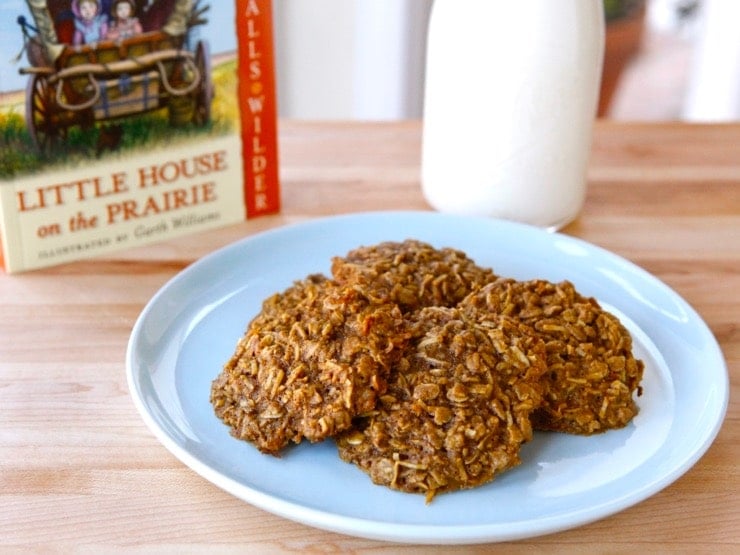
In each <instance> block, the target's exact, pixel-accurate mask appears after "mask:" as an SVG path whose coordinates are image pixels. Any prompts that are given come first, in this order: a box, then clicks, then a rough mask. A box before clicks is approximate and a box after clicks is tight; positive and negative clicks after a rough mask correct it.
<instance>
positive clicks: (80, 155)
mask: <svg viewBox="0 0 740 555" xmlns="http://www.w3.org/2000/svg"><path fill="white" fill-rule="evenodd" d="M2 11H3V12H4V14H3V15H4V16H5V17H3V18H0V20H1V21H0V43H1V44H2V47H0V48H1V49H2V51H3V56H2V58H0V131H2V139H0V140H2V153H1V154H0V236H1V238H2V243H1V251H0V254H1V255H2V256H1V257H0V258H1V259H2V262H3V267H4V268H5V270H6V271H7V272H16V271H23V270H31V269H35V268H41V267H44V266H49V265H53V264H61V263H65V262H69V261H73V260H76V259H80V258H88V257H94V256H96V255H98V254H102V253H105V252H110V251H112V250H115V249H122V248H126V247H132V246H135V245H140V244H144V243H149V242H153V241H159V240H163V239H166V238H170V237H175V236H180V235H184V234H187V233H196V232H198V231H202V230H206V229H210V228H214V227H219V226H224V225H227V224H231V223H235V222H238V221H242V220H244V219H245V218H253V217H257V216H260V215H263V214H270V213H275V212H277V211H279V209H280V190H279V183H278V167H277V166H278V152H277V121H276V117H277V110H276V94H275V70H274V52H273V48H274V45H273V35H272V11H271V4H270V0H237V1H236V2H214V1H210V2H209V1H207V0H8V1H5V2H3V7H2Z"/></svg>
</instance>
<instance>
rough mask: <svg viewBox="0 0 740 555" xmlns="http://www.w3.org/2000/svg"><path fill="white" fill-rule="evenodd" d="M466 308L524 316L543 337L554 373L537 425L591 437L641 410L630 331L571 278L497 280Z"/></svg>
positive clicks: (640, 368) (484, 314)
mask: <svg viewBox="0 0 740 555" xmlns="http://www.w3.org/2000/svg"><path fill="white" fill-rule="evenodd" d="M460 307H461V309H463V310H466V311H468V312H470V311H471V310H472V311H473V312H474V313H475V314H477V317H478V318H480V317H483V318H487V317H490V315H506V316H511V317H515V318H518V319H519V320H520V321H521V322H523V323H525V324H527V325H530V326H531V327H532V328H534V329H535V331H536V332H537V334H539V335H540V337H542V338H543V340H544V341H545V345H546V348H547V366H548V371H547V374H546V375H545V376H544V379H543V385H544V387H545V397H544V403H543V406H542V408H540V409H539V410H537V411H536V412H535V413H534V414H533V416H532V423H533V425H534V427H535V429H538V430H553V431H560V432H568V433H573V434H584V435H587V434H593V433H597V432H603V431H606V430H609V429H613V428H621V427H623V426H625V425H626V424H627V423H629V422H630V421H631V420H632V418H633V417H634V416H635V415H636V414H637V411H638V408H637V405H636V404H635V401H634V399H633V393H635V392H637V393H638V395H639V394H640V393H641V389H640V386H639V384H640V380H641V379H642V373H643V367H644V365H643V363H642V361H640V360H637V359H635V357H634V356H633V354H632V338H631V337H630V334H629V332H628V331H627V329H626V328H625V327H624V326H623V325H622V324H621V323H620V321H619V320H618V319H617V318H616V317H615V316H613V315H612V314H610V313H608V312H606V311H605V310H603V309H602V308H601V307H600V306H599V304H598V303H597V302H596V300H594V299H591V298H586V297H583V296H582V295H580V294H579V293H578V292H577V291H576V289H575V287H574V286H573V284H571V283H570V282H568V281H564V282H562V283H550V282H548V281H545V280H531V281H521V282H520V281H515V280H512V279H499V280H497V281H495V282H492V283H490V284H488V285H486V286H485V287H483V288H482V289H481V290H480V291H478V292H475V293H473V294H471V295H470V296H469V297H468V298H466V299H465V300H464V301H463V302H462V303H461V304H460Z"/></svg>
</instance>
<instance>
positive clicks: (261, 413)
mask: <svg viewBox="0 0 740 555" xmlns="http://www.w3.org/2000/svg"><path fill="white" fill-rule="evenodd" d="M405 328H406V323H405V321H404V320H403V318H402V315H401V313H400V311H399V310H398V308H397V307H396V306H395V305H390V304H382V305H381V304H373V303H370V302H368V301H367V300H366V299H365V298H363V297H362V296H361V295H358V294H357V293H356V292H355V291H352V290H350V289H347V288H344V287H341V286H339V285H337V284H336V283H334V282H333V281H331V280H328V279H327V278H325V277H323V276H320V275H314V276H310V277H308V278H307V279H305V280H303V281H300V282H296V283H295V284H294V285H293V286H291V287H290V288H288V289H287V290H286V291H284V292H283V293H280V294H276V295H273V296H272V297H270V298H269V299H267V300H266V301H265V302H264V304H263V306H262V311H261V312H260V313H259V314H258V315H257V316H256V317H255V318H254V319H253V320H252V321H251V323H250V324H249V326H248V328H247V331H246V334H245V335H244V337H242V338H241V339H240V340H239V342H238V344H237V347H236V350H235V353H234V354H233V356H232V357H231V359H230V360H229V361H228V362H227V363H226V365H225V366H224V368H223V371H222V372H221V374H220V375H219V376H218V377H217V379H216V380H215V381H214V382H213V384H212V388H211V402H212V404H213V406H214V408H215V410H216V414H217V416H218V417H219V418H221V419H222V420H223V421H224V422H225V423H226V424H227V425H229V426H230V427H231V428H232V434H233V435H234V436H236V437H237V438H240V439H245V440H248V441H251V442H253V443H254V444H255V445H256V446H257V447H258V448H259V449H260V450H261V451H263V452H266V453H272V454H276V453H277V452H278V451H279V450H280V449H282V448H283V447H285V446H286V445H287V444H289V443H290V442H294V443H299V442H300V441H301V440H302V439H303V438H306V439H308V440H309V441H312V442H315V441H321V440H322V439H324V438H326V437H329V436H332V435H334V434H336V433H337V432H339V431H341V430H344V429H346V428H348V427H349V426H350V424H351V421H352V418H353V417H354V416H356V415H357V414H359V413H364V412H367V411H369V410H372V409H373V408H374V407H375V403H376V398H377V396H378V395H379V394H382V393H383V392H384V391H385V389H386V377H387V376H388V373H389V370H390V367H391V365H392V364H393V362H394V361H395V358H397V356H398V355H399V345H400V344H402V343H404V342H405V341H406V338H407V335H406V334H405V332H404V330H405Z"/></svg>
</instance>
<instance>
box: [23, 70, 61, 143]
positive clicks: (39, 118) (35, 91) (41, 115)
mask: <svg viewBox="0 0 740 555" xmlns="http://www.w3.org/2000/svg"><path fill="white" fill-rule="evenodd" d="M54 106H55V105H54V90H53V87H51V86H50V84H49V81H48V79H47V78H46V76H44V75H32V76H31V77H30V79H29V80H28V85H27V86H26V127H27V128H28V133H29V135H30V136H31V140H32V141H33V145H34V147H35V148H36V150H37V151H39V152H43V153H49V152H51V151H52V150H53V148H54V147H55V146H56V145H57V144H58V143H59V142H60V141H62V140H63V139H65V138H66V135H67V129H66V127H65V126H63V125H60V124H59V123H60V122H59V118H57V117H55V110H54Z"/></svg>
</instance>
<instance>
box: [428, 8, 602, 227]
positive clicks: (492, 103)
mask: <svg viewBox="0 0 740 555" xmlns="http://www.w3.org/2000/svg"><path fill="white" fill-rule="evenodd" d="M427 48H428V50H427V72H426V85H425V98H424V122H423V137H422V189H423V192H424V195H425V197H426V199H427V201H428V202H429V203H430V204H431V205H432V206H433V207H434V208H436V209H437V210H440V211H443V212H451V213H458V214H470V215H480V216H491V217H496V218H504V219H509V220H516V221H520V222H525V223H529V224H533V225H536V226H540V227H543V228H547V229H551V230H554V229H558V228H560V227H562V226H563V225H565V224H567V223H568V222H570V221H571V220H573V219H574V218H575V217H576V216H577V215H578V212H579V211H580V209H581V207H582V206H583V201H584V198H585V194H586V167H587V163H588V158H589V154H590V151H591V132H592V127H593V122H594V119H595V116H596V107H597V102H598V95H599V86H600V81H601V66H602V59H603V50H604V12H603V4H602V0H516V1H514V2H511V1H508V2H504V1H493V0H435V2H434V6H433V8H432V14H431V18H430V22H429V37H428V46H427Z"/></svg>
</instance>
